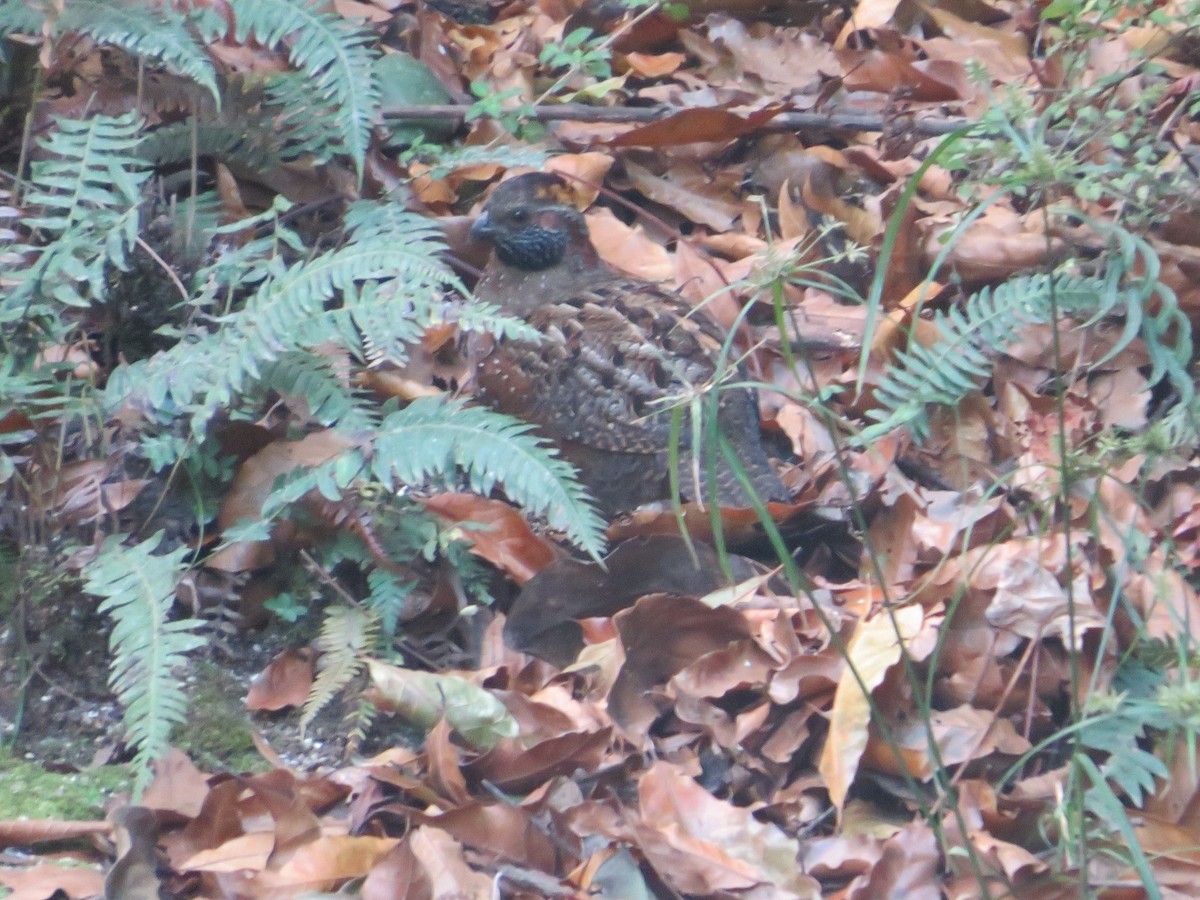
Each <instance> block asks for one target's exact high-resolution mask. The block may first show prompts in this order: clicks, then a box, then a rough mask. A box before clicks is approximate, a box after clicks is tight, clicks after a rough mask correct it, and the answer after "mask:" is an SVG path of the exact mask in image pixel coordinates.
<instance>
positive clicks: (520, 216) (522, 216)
mask: <svg viewBox="0 0 1200 900" xmlns="http://www.w3.org/2000/svg"><path fill="white" fill-rule="evenodd" d="M528 218H529V210H527V209H514V210H513V211H512V220H513V221H514V222H524V221H525V220H526V219H528Z"/></svg>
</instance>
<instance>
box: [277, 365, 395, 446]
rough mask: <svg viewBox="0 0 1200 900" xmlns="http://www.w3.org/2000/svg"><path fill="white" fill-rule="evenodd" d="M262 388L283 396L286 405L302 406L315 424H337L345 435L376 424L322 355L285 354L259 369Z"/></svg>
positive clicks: (372, 414)
mask: <svg viewBox="0 0 1200 900" xmlns="http://www.w3.org/2000/svg"><path fill="white" fill-rule="evenodd" d="M262 385H263V387H265V388H268V389H271V390H274V391H276V392H278V393H279V394H281V395H283V397H284V398H285V400H287V401H288V402H289V403H300V402H302V403H303V404H305V405H306V406H307V407H308V415H309V416H310V417H311V418H313V419H315V420H316V421H317V422H320V423H321V424H323V425H332V424H337V425H338V427H339V428H341V429H342V430H343V431H344V432H347V433H356V432H361V431H366V430H368V429H370V428H372V427H373V426H374V425H375V423H376V421H377V417H376V416H375V415H374V413H373V412H372V411H371V409H370V408H369V407H368V406H367V405H366V404H364V403H362V402H360V400H359V398H358V397H357V396H356V395H355V392H354V391H353V390H352V389H351V387H350V386H349V385H348V384H347V383H346V382H345V379H344V378H341V377H339V376H338V374H337V373H336V372H335V371H334V370H333V368H332V366H331V364H330V362H329V360H328V359H325V358H324V357H322V356H318V355H315V354H309V353H286V354H284V355H283V356H281V357H280V358H279V359H278V360H276V361H275V362H274V363H272V364H271V365H269V366H267V367H266V368H265V369H264V370H263V378H262Z"/></svg>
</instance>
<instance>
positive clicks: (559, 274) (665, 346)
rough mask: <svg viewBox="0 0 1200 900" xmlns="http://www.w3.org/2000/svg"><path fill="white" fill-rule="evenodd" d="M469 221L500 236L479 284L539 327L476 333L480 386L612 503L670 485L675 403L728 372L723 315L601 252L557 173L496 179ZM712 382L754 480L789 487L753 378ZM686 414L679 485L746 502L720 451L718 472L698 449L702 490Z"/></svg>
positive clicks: (616, 507)
mask: <svg viewBox="0 0 1200 900" xmlns="http://www.w3.org/2000/svg"><path fill="white" fill-rule="evenodd" d="M472 234H473V235H474V236H475V237H476V238H478V239H482V240H487V241H490V242H491V244H492V246H493V248H494V253H493V255H492V258H491V260H490V262H489V263H488V266H487V268H486V270H485V272H484V276H483V278H482V280H481V281H480V282H479V285H478V287H477V288H476V296H477V297H478V298H479V299H480V300H485V301H487V302H490V303H495V304H497V305H498V306H499V307H500V308H501V309H502V310H503V311H504V312H505V313H508V314H509V315H512V316H515V317H518V318H520V319H523V320H524V321H525V322H526V323H527V324H529V325H531V326H533V327H534V328H535V329H537V330H538V331H539V332H540V333H541V339H540V340H538V341H515V340H509V339H495V338H490V337H477V338H475V339H474V340H473V343H472V347H471V358H472V362H473V366H474V377H475V383H476V394H477V396H478V398H479V399H480V400H481V401H482V402H484V403H487V404H488V405H490V406H492V407H493V408H495V409H499V410H500V411H502V412H506V413H509V414H511V415H514V416H518V417H520V418H522V419H525V420H526V421H528V422H531V423H533V424H535V425H536V426H537V427H538V429H539V431H541V432H542V433H543V434H545V435H546V436H547V437H549V438H551V439H552V440H554V441H555V442H556V443H557V444H558V445H559V447H560V448H561V450H562V452H563V455H564V456H565V457H566V458H567V459H568V460H570V461H571V462H572V463H574V464H575V465H576V466H577V467H578V468H579V470H580V474H581V477H582V479H583V482H584V484H585V485H587V487H588V488H589V489H590V491H591V493H592V494H593V495H594V496H595V497H596V499H597V500H598V501H599V502H600V505H601V507H602V508H603V509H604V510H605V512H607V513H609V514H615V513H618V512H623V511H627V510H629V509H632V508H634V507H636V506H638V505H640V504H642V503H647V502H652V501H655V500H662V499H665V498H667V497H669V496H670V488H669V480H668V461H669V449H670V443H671V430H672V427H671V418H672V416H671V406H672V405H678V403H679V402H680V401H681V398H687V397H689V396H692V397H694V396H696V395H697V394H698V393H700V392H703V391H706V390H709V389H711V388H712V386H713V384H714V382H715V381H717V380H718V378H719V376H720V375H721V374H722V373H721V372H720V371H719V369H720V368H721V348H722V346H723V344H724V341H725V334H724V333H723V332H722V330H721V328H720V327H719V326H718V325H717V324H716V323H715V322H713V321H712V320H711V319H709V318H708V317H707V316H706V315H704V313H703V312H701V311H699V310H696V309H693V308H692V307H691V306H689V304H687V303H686V302H685V301H684V300H683V299H682V298H680V297H678V296H677V295H675V294H672V293H669V292H667V291H664V290H662V289H661V288H659V287H658V286H656V285H654V284H652V283H650V282H647V281H642V280H640V279H636V278H630V277H627V276H623V275H621V274H619V273H617V272H616V271H615V270H613V269H612V268H610V267H609V266H608V265H607V264H605V263H604V262H603V261H602V260H601V259H600V258H599V256H598V255H597V253H596V250H595V248H594V247H593V246H592V243H591V240H590V239H589V237H588V232H587V225H586V222H585V221H584V218H583V216H582V215H581V214H580V213H579V211H578V210H577V209H576V208H575V206H574V205H573V204H572V203H571V202H570V199H569V191H568V189H567V187H566V185H565V183H564V182H563V181H562V180H561V179H559V178H558V177H557V176H554V175H544V174H531V175H521V176H518V177H516V178H513V179H511V180H509V181H506V182H504V183H502V184H501V185H500V186H499V187H497V188H496V190H495V191H494V192H493V194H492V196H491V198H490V199H489V201H488V204H487V207H486V209H485V211H484V214H483V216H481V217H480V219H479V220H478V221H477V222H476V223H475V225H474V227H473V228H472ZM726 368H732V367H726ZM730 374H736V370H734V371H733V372H731V373H730ZM716 389H717V390H719V391H720V394H719V401H718V411H717V425H718V427H719V429H720V431H721V433H722V434H723V435H724V436H725V437H726V438H727V439H728V440H729V442H730V443H731V444H732V446H733V448H734V451H735V453H736V455H737V458H738V460H739V462H740V463H741V465H742V467H743V468H744V469H745V471H746V473H747V474H748V475H749V477H750V480H751V483H752V484H753V485H754V487H755V491H756V493H758V495H759V496H760V497H762V498H763V499H764V500H768V499H769V500H780V499H785V498H786V496H787V494H786V490H785V489H784V487H783V485H782V483H781V482H780V481H779V478H778V476H777V475H776V474H775V472H774V470H773V469H772V468H771V464H770V462H769V461H768V459H767V455H766V453H765V452H764V450H763V448H762V443H761V437H760V435H759V417H758V405H757V400H756V398H755V394H754V392H753V391H752V390H750V389H747V388H723V387H721V388H716ZM685 413H686V406H685ZM689 422H690V419H689V418H688V417H687V416H686V415H685V417H684V422H683V426H682V427H681V428H680V429H679V441H680V458H681V460H682V464H683V471H682V472H681V477H680V483H681V489H682V493H683V496H684V499H694V500H703V501H705V502H707V501H709V500H710V499H711V498H712V492H713V487H715V489H716V499H717V501H718V503H720V504H721V505H724V506H746V505H749V501H748V499H747V497H746V495H745V492H744V491H743V489H742V487H741V485H740V483H739V482H738V479H737V478H736V476H735V474H734V472H733V470H732V469H731V468H730V466H729V465H727V464H726V463H725V460H724V458H723V457H722V456H720V455H719V454H718V455H717V456H716V457H715V458H714V462H715V464H716V465H715V475H716V478H715V484H714V485H713V486H709V485H707V483H706V482H705V480H704V479H705V473H706V467H705V465H704V464H703V461H701V465H700V466H699V469H700V473H701V487H700V490H697V486H696V484H695V479H694V478H693V477H692V475H691V474H690V472H691V462H692V460H693V454H692V452H691V442H692V441H691V438H692V432H691V426H690V424H689Z"/></svg>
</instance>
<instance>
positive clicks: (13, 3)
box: [0, 0, 46, 37]
mask: <svg viewBox="0 0 1200 900" xmlns="http://www.w3.org/2000/svg"><path fill="white" fill-rule="evenodd" d="M45 21H46V15H45V13H44V12H42V11H41V10H39V9H35V8H34V6H33V5H32V4H30V3H29V2H28V0H0V37H7V36H8V35H10V34H35V35H36V34H41V33H42V25H43V24H44V23H45Z"/></svg>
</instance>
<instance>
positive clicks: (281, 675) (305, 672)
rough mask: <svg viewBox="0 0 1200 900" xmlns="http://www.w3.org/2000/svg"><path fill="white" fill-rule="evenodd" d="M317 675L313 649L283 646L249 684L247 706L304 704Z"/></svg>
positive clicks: (258, 707)
mask: <svg viewBox="0 0 1200 900" xmlns="http://www.w3.org/2000/svg"><path fill="white" fill-rule="evenodd" d="M313 677H314V669H313V651H312V650H311V649H310V648H307V647H301V648H296V649H290V650H284V651H283V652H282V653H280V654H278V655H277V656H276V657H275V658H274V659H272V660H271V662H270V663H269V664H268V665H267V667H266V668H265V669H263V671H262V672H260V673H259V675H258V677H257V678H255V679H254V682H253V683H252V684H251V685H250V693H249V694H248V695H247V696H246V709H249V710H277V709H283V708H284V707H288V706H303V705H304V701H305V700H307V699H308V692H309V690H311V688H312V683H313Z"/></svg>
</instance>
